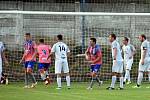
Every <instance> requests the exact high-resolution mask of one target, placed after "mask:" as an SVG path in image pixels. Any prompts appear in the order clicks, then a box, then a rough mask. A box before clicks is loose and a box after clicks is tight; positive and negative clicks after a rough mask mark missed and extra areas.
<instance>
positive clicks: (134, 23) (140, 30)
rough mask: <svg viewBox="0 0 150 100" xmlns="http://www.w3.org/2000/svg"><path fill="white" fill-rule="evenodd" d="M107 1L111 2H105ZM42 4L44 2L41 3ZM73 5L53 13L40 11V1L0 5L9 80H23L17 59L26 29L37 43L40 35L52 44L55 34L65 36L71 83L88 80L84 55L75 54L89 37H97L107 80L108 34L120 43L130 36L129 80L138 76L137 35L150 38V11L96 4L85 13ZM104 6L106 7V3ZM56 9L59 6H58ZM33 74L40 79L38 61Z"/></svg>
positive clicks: (109, 61)
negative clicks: (17, 6)
mask: <svg viewBox="0 0 150 100" xmlns="http://www.w3.org/2000/svg"><path fill="white" fill-rule="evenodd" d="M106 1H109V0H106ZM10 2H11V1H9V3H10ZM9 3H8V4H9ZM27 3H29V2H27ZM29 4H32V3H29ZM33 4H34V3H33ZM42 4H43V3H42ZM56 4H57V3H56ZM71 4H72V3H71ZM79 4H80V3H79ZM100 4H101V3H96V2H95V3H94V5H100ZM106 4H110V3H109V2H108V3H106ZM119 4H120V3H119ZM122 4H126V3H122ZM43 5H46V4H45V3H44V4H43ZM60 5H61V4H60ZM73 5H74V8H72V10H68V11H69V12H67V10H66V9H69V8H65V10H62V8H61V10H58V11H57V10H56V9H54V10H53V11H55V10H56V11H55V12H52V11H47V10H43V11H40V10H39V9H36V8H39V7H43V8H41V9H44V7H45V6H41V5H40V3H39V7H37V6H30V7H33V8H30V9H28V7H27V6H24V7H23V9H22V10H18V9H13V10H10V9H4V8H1V9H3V10H0V40H1V41H3V42H4V44H5V47H6V54H7V58H8V60H9V63H10V66H8V67H7V66H5V65H3V71H4V72H5V73H7V74H8V76H9V78H10V80H11V81H21V80H23V79H24V72H23V69H22V68H23V65H20V64H19V60H20V59H21V57H22V54H23V41H24V33H27V32H29V33H31V34H32V38H33V40H35V41H36V42H38V40H39V39H40V38H44V39H45V41H46V44H49V45H51V46H52V45H53V44H54V43H55V42H56V40H55V37H56V35H57V34H62V35H63V36H64V41H65V43H66V44H67V45H68V46H69V48H70V50H71V54H72V55H71V57H70V58H69V61H68V62H69V67H70V74H71V80H72V81H73V82H76V81H79V82H87V81H88V80H89V79H90V77H89V72H90V67H89V65H88V64H87V63H86V60H85V57H83V56H77V55H78V54H83V53H84V52H85V50H86V48H87V46H88V45H89V39H90V38H91V37H95V38H96V39H97V44H99V45H100V46H101V48H102V52H103V65H102V68H101V71H100V76H101V78H102V80H106V81H107V80H109V79H111V68H112V58H111V49H110V44H109V42H108V35H109V34H110V33H112V32H113V33H115V34H116V35H117V40H118V41H119V43H120V44H121V45H122V40H123V37H124V36H127V37H129V38H130V42H131V44H133V45H134V46H135V48H136V54H135V56H134V63H133V66H132V70H131V79H132V80H134V81H135V80H136V79H137V72H138V62H139V58H140V42H139V41H138V38H137V37H138V35H139V34H145V35H146V36H147V38H148V40H150V36H149V33H150V14H149V13H134V12H136V10H135V8H134V12H132V13H131V12H130V11H128V9H127V8H118V9H117V8H116V6H114V7H112V8H111V9H112V10H113V11H110V13H108V12H109V10H108V12H107V11H105V10H106V9H105V10H104V11H102V10H100V9H98V6H96V8H97V10H96V8H95V9H94V8H93V9H89V10H87V11H86V12H78V11H80V9H81V8H78V5H77V4H74V3H73ZM76 5H77V6H76ZM113 5H115V4H113ZM116 5H117V4H116ZM2 7H4V6H2ZM34 7H35V8H34ZM65 7H66V6H65ZM80 7H82V6H80ZM86 7H89V6H86ZM101 7H102V6H101ZM103 7H104V8H107V7H106V6H103ZM119 7H120V6H119ZM134 7H135V6H134ZM136 7H137V6H136ZM141 7H142V6H141ZM56 8H58V6H57V7H56ZM104 8H103V9H104ZM113 8H114V9H113ZM45 9H46V8H45ZM47 9H48V8H47ZM49 9H50V8H49ZM87 9H88V8H87ZM119 9H120V10H119ZM145 9H146V8H145ZM147 9H148V8H147ZM24 10H25V11H24ZM30 10H31V11H30ZM34 10H35V11H34ZM117 10H118V11H117ZM124 10H125V11H124ZM59 11H60V12H59ZM62 11H65V12H62ZM70 11H71V12H70ZM88 11H89V12H88ZM90 11H91V12H90ZM95 11H101V12H95ZM116 12H117V13H116ZM118 12H127V13H118ZM52 61H53V62H52V65H51V67H50V70H49V72H50V74H51V76H52V78H53V79H55V75H54V59H53V60H52ZM34 74H35V76H36V78H37V79H39V80H40V77H39V72H38V69H37V64H36V66H35V68H34ZM145 80H147V76H145Z"/></svg>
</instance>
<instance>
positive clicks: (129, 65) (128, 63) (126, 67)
mask: <svg viewBox="0 0 150 100" xmlns="http://www.w3.org/2000/svg"><path fill="white" fill-rule="evenodd" d="M132 64H133V59H129V60H127V61H125V62H124V69H125V70H127V69H128V70H131V67H132Z"/></svg>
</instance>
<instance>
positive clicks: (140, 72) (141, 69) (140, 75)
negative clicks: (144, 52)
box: [133, 63, 145, 88]
mask: <svg viewBox="0 0 150 100" xmlns="http://www.w3.org/2000/svg"><path fill="white" fill-rule="evenodd" d="M144 71H145V64H144V65H142V64H141V63H139V71H138V79H137V85H136V86H133V88H140V85H141V82H142V79H143V73H144Z"/></svg>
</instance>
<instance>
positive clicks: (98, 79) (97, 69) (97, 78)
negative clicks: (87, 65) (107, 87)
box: [95, 64, 103, 86]
mask: <svg viewBox="0 0 150 100" xmlns="http://www.w3.org/2000/svg"><path fill="white" fill-rule="evenodd" d="M100 68H101V65H100V64H97V65H96V66H95V74H96V76H95V79H96V81H97V82H98V84H99V86H100V85H101V84H102V83H103V82H102V81H100V78H99V75H98V73H99V72H100Z"/></svg>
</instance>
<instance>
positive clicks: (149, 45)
mask: <svg viewBox="0 0 150 100" xmlns="http://www.w3.org/2000/svg"><path fill="white" fill-rule="evenodd" d="M144 50H146V55H145V58H150V42H149V41H147V40H145V41H143V42H142V44H141V57H142V55H143V52H144Z"/></svg>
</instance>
